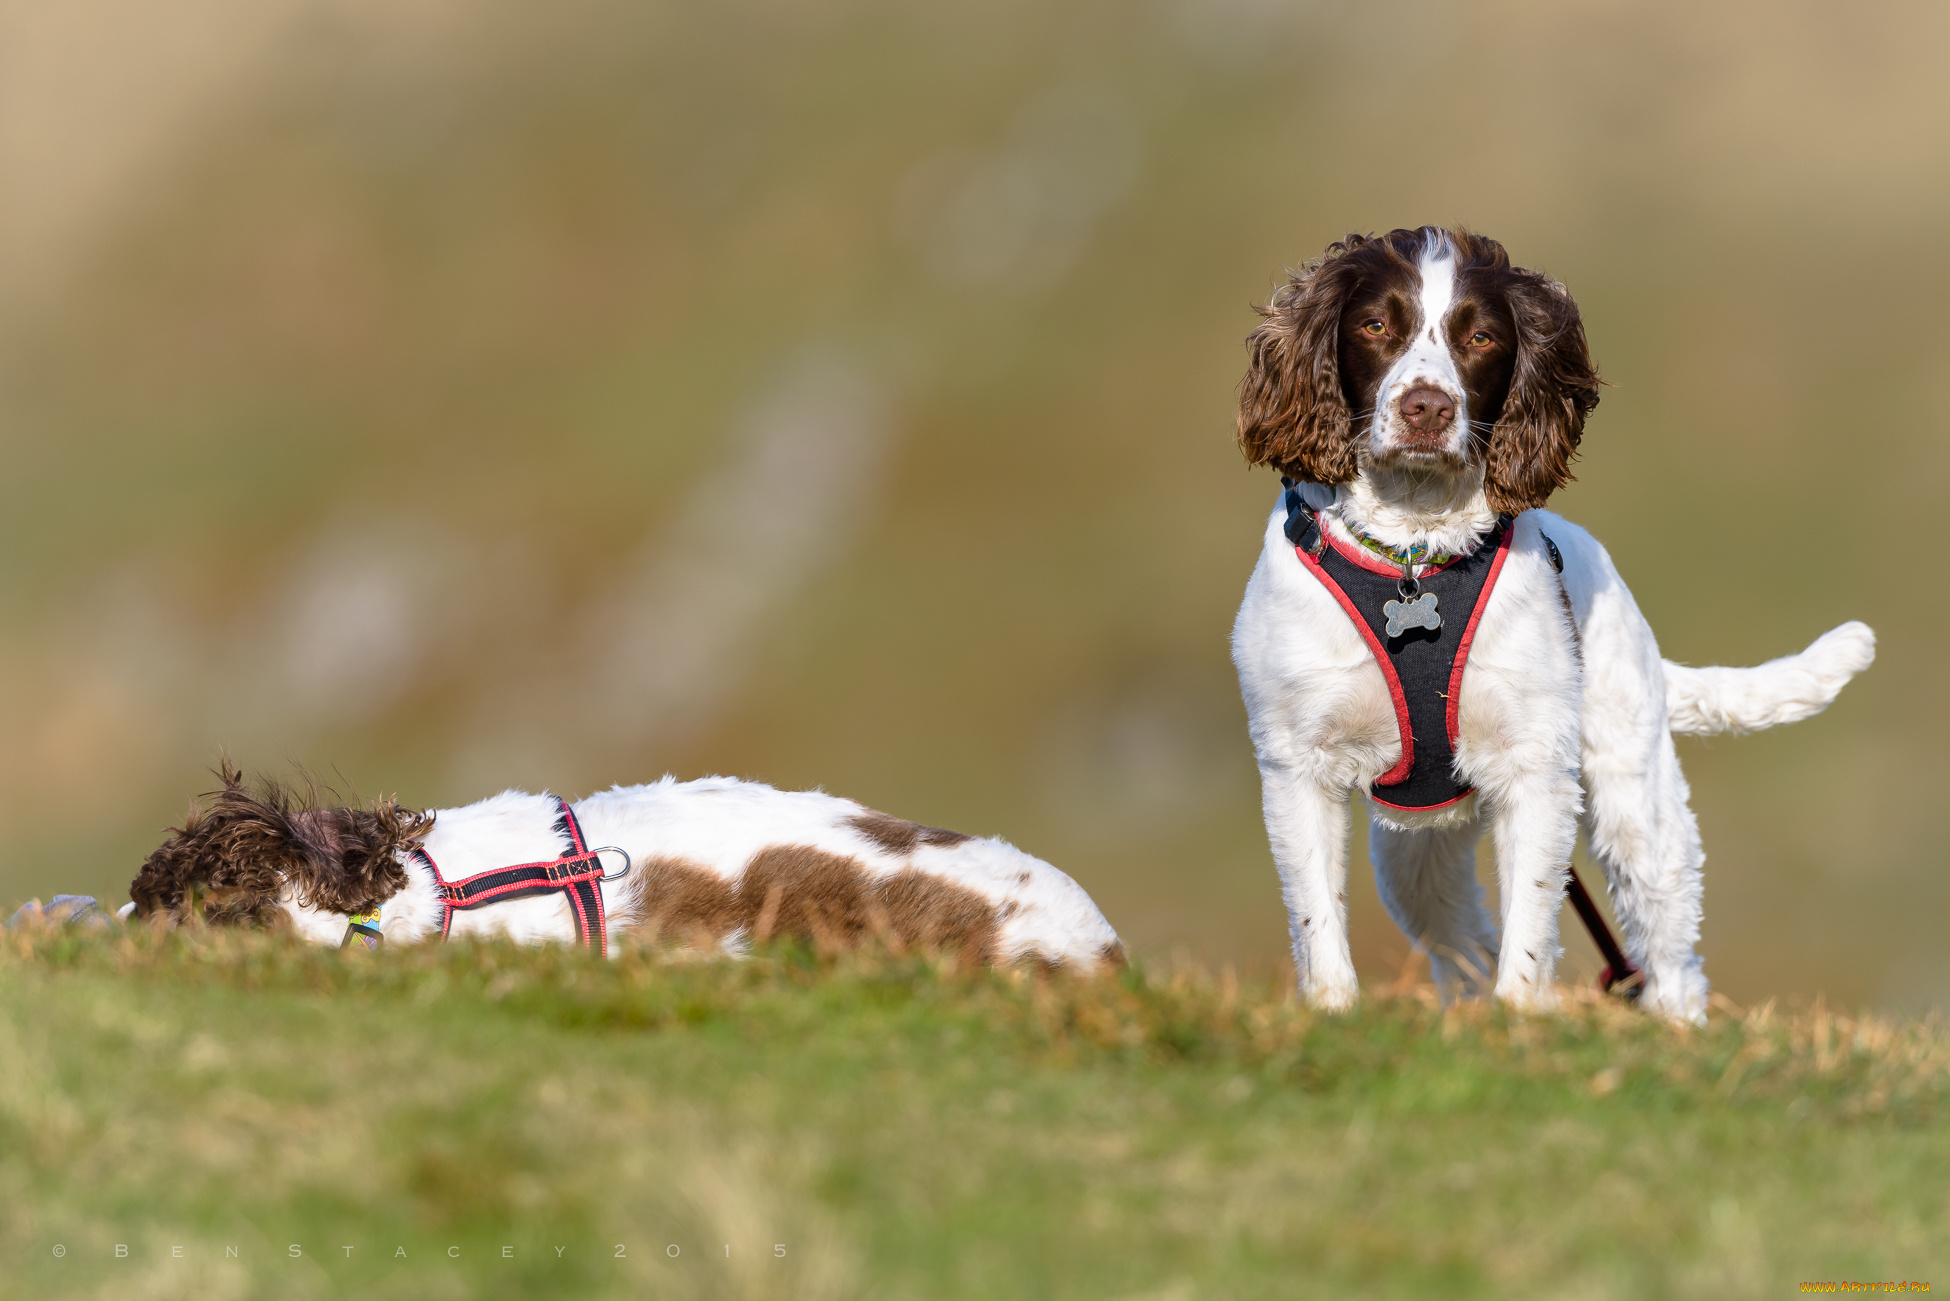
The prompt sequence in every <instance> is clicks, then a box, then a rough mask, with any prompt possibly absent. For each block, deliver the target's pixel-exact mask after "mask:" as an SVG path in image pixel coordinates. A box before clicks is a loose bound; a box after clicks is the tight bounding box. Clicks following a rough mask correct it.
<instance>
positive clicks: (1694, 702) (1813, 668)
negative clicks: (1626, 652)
mask: <svg viewBox="0 0 1950 1301" xmlns="http://www.w3.org/2000/svg"><path fill="white" fill-rule="evenodd" d="M1875 657H1876V635H1875V633H1874V631H1873V630H1871V629H1870V627H1869V625H1868V624H1866V623H1855V622H1849V623H1845V624H1843V625H1842V626H1841V627H1839V628H1831V629H1829V630H1828V631H1827V632H1825V633H1823V634H1822V635H1821V636H1819V637H1817V638H1815V641H1814V644H1813V645H1812V646H1810V647H1808V649H1806V650H1804V651H1802V652H1801V653H1800V654H1799V655H1783V656H1782V657H1781V658H1780V659H1777V660H1769V661H1767V663H1765V664H1757V665H1755V666H1754V667H1753V668H1750V669H1729V668H1704V669H1693V668H1687V667H1686V666H1685V665H1684V664H1674V663H1673V662H1672V661H1671V660H1666V661H1665V669H1666V713H1667V714H1668V716H1669V719H1670V726H1671V728H1672V730H1673V731H1675V732H1679V733H1682V734H1684V735H1687V736H1708V735H1711V734H1712V733H1714V732H1757V731H1759V730H1760V729H1761V728H1763V727H1773V726H1775V725H1776V724H1778V723H1798V722H1800V721H1801V720H1802V719H1804V718H1810V717H1813V716H1814V715H1816V714H1819V713H1820V712H1821V711H1822V710H1824V709H1826V708H1827V707H1828V702H1829V701H1831V700H1833V699H1834V698H1835V697H1836V695H1837V694H1838V693H1839V692H1840V691H1841V689H1842V688H1843V687H1845V686H1847V685H1848V680H1849V679H1850V678H1852V677H1854V676H1855V675H1856V674H1858V673H1860V672H1861V671H1862V670H1863V669H1866V668H1868V667H1869V665H1870V663H1872V662H1873V661H1874V660H1875Z"/></svg>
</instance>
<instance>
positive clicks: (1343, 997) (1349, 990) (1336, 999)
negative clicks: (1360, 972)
mask: <svg viewBox="0 0 1950 1301" xmlns="http://www.w3.org/2000/svg"><path fill="white" fill-rule="evenodd" d="M1302 992H1303V993H1305V995H1306V997H1307V1002H1308V1003H1309V1004H1311V1005H1312V1006H1314V1007H1317V1008H1319V1009H1320V1010H1321V1011H1323V1012H1350V1011H1352V1010H1353V1009H1354V1005H1355V1004H1356V1003H1358V1002H1360V1001H1361V987H1360V986H1359V985H1357V984H1354V983H1353V982H1351V981H1350V982H1348V983H1346V984H1331V985H1330V984H1318V985H1309V986H1308V987H1307V988H1306V989H1305V990H1304V991H1302Z"/></svg>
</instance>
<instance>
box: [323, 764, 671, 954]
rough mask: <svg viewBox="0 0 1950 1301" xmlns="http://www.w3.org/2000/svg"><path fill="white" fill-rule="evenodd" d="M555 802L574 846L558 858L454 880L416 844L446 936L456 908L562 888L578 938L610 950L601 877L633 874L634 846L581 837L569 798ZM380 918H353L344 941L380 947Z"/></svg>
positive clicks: (559, 825)
mask: <svg viewBox="0 0 1950 1301" xmlns="http://www.w3.org/2000/svg"><path fill="white" fill-rule="evenodd" d="M555 807H556V809H557V810H558V812H557V815H556V819H555V830H556V831H557V832H558V833H560V834H563V835H566V836H567V837H568V838H569V848H568V849H566V850H564V851H563V852H562V855H561V857H559V858H549V859H543V860H540V861H538V862H534V863H516V864H514V865H513V866H511V867H497V868H493V869H491V870H489V871H486V872H477V873H475V874H474V875H473V876H468V877H462V878H461V879H460V880H458V881H449V880H447V879H446V878H445V877H443V876H442V875H440V868H439V867H438V866H437V865H436V864H435V863H434V861H433V856H432V855H431V854H429V853H427V851H426V847H425V846H423V845H415V846H414V847H413V856H414V857H415V858H417V859H419V860H420V861H421V862H422V863H424V864H425V865H426V868H427V870H428V871H429V872H432V873H433V880H434V885H435V887H436V888H437V889H438V891H439V894H440V904H441V911H440V938H441V939H443V940H444V939H446V938H447V936H448V934H449V933H451V932H452V930H453V925H454V914H455V913H457V912H464V911H466V910H467V909H469V908H483V907H486V906H487V905H488V904H491V903H500V902H502V901H503V900H506V899H524V898H527V897H529V896H530V895H537V894H549V893H552V892H555V891H558V890H559V891H561V892H562V893H563V894H565V895H567V896H568V899H569V911H570V912H571V913H572V914H573V915H574V917H575V922H576V939H577V941H578V942H579V943H581V944H583V945H584V946H586V947H587V948H588V949H589V950H590V951H591V952H593V953H595V954H597V955H599V956H600V955H602V954H605V953H607V952H608V945H609V934H608V931H609V928H608V917H607V913H606V912H605V911H604V908H603V891H602V883H603V882H605V881H620V880H622V879H623V878H624V877H626V876H628V875H629V874H630V869H631V867H632V866H633V865H634V864H633V863H632V862H631V859H630V855H629V852H628V851H627V850H624V849H622V848H620V847H618V846H616V845H598V846H597V847H596V848H594V849H591V848H589V846H588V844H587V843H586V842H585V841H584V840H583V837H582V824H581V823H580V822H578V821H577V820H576V815H575V812H574V811H573V810H571V809H570V808H569V803H568V801H567V800H564V799H562V798H561V797H560V796H557V797H556V800H555ZM604 854H621V855H622V856H623V868H622V870H621V871H619V872H611V871H609V870H608V869H607V868H606V867H604V866H603V855H604ZM378 922H379V916H378V913H377V912H376V911H375V912H373V913H370V914H362V915H359V916H355V917H353V918H351V919H350V924H349V925H348V926H347V928H346V933H345V944H353V943H361V944H364V945H365V947H367V948H377V947H379V926H378ZM340 947H344V945H341V946H340Z"/></svg>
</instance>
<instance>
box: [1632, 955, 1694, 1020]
mask: <svg viewBox="0 0 1950 1301" xmlns="http://www.w3.org/2000/svg"><path fill="white" fill-rule="evenodd" d="M1706 991H1707V983H1706V973H1705V972H1704V971H1701V970H1700V964H1699V959H1697V958H1695V959H1694V960H1693V962H1692V963H1691V964H1690V965H1689V966H1686V967H1683V968H1681V969H1680V970H1679V971H1677V972H1675V973H1673V974H1671V975H1665V976H1664V977H1663V978H1661V973H1657V972H1654V973H1652V974H1650V975H1649V976H1648V977H1647V978H1646V982H1645V992H1644V993H1643V994H1641V995H1639V1006H1640V1007H1642V1008H1644V1009H1645V1010H1646V1011H1648V1012H1650V1013H1652V1014H1653V1015H1654V1016H1662V1017H1664V1018H1665V1019H1666V1020H1668V1021H1672V1022H1675V1023H1680V1024H1685V1025H1705V1024H1706Z"/></svg>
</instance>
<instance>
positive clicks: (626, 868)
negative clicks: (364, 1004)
mask: <svg viewBox="0 0 1950 1301" xmlns="http://www.w3.org/2000/svg"><path fill="white" fill-rule="evenodd" d="M219 775H220V779H221V781H222V787H221V789H219V790H217V791H215V792H213V794H212V796H211V797H210V799H209V802H208V803H207V804H199V805H197V806H194V807H192V809H191V812H190V815H189V817H188V818H186V819H185V820H184V822H183V825H182V826H181V827H179V828H176V829H175V830H174V831H172V833H171V834H170V836H169V838H168V839H167V840H165V841H164V842H163V843H162V845H160V846H159V847H158V848H157V849H156V851H155V852H154V853H153V854H151V855H150V856H149V860H148V862H146V863H145V864H144V865H143V867H142V870H141V872H140V873H139V874H138V875H137V877H136V878H135V881H134V882H133V884H131V886H130V887H129V897H130V899H131V900H132V904H131V905H130V907H129V908H127V909H125V910H124V913H125V915H126V914H127V913H129V912H133V913H134V914H135V915H136V916H138V917H143V918H153V917H167V918H175V919H181V918H183V917H184V916H186V915H187V914H189V913H190V912H192V911H193V912H195V913H196V914H197V915H198V916H200V917H202V918H203V919H204V920H206V921H211V922H229V923H243V924H256V925H275V926H280V927H283V926H289V927H292V928H295V930H296V932H297V933H298V934H299V935H301V936H303V937H304V938H306V939H309V940H313V941H316V942H317V943H320V944H341V943H343V942H345V941H346V940H347V939H348V938H351V936H349V933H348V931H349V927H351V924H352V923H353V922H355V921H356V922H358V923H359V926H360V927H361V928H363V933H364V934H367V935H369V936H370V937H371V938H372V939H373V940H374V941H375V942H376V941H377V940H378V939H380V938H382V937H383V938H384V939H385V940H386V941H388V942H393V943H410V942H414V941H419V940H428V939H438V938H441V937H442V936H445V935H451V936H454V937H470V936H505V937H508V938H511V939H515V940H519V941H524V942H530V943H543V942H548V941H561V942H570V943H573V942H577V941H581V942H584V943H587V944H589V946H590V947H591V948H594V949H597V950H599V951H606V950H607V949H608V948H609V947H610V945H611V943H612V942H613V941H615V940H619V939H623V938H625V937H631V936H634V937H639V938H645V939H661V940H662V941H664V942H666V943H668V942H678V943H689V944H696V945H702V946H704V947H706V948H708V949H716V950H720V951H723V952H726V953H730V954H738V953H742V952H744V951H745V950H746V949H747V948H748V946H749V945H750V944H751V943H752V942H754V941H763V940H764V939H766V938H768V937H780V938H783V937H787V936H796V937H800V938H803V939H806V940H808V941H810V942H813V943H815V944H821V945H827V946H846V945H852V944H857V943H859V942H861V941H863V940H867V939H878V940H880V941H882V942H885V943H888V944H890V945H893V946H895V947H897V948H907V949H916V950H922V951H930V952H938V953H946V954H949V955H952V956H954V957H956V958H958V959H960V960H963V961H966V962H972V963H1008V962H1014V961H1018V960H1027V961H1031V962H1040V963H1045V964H1050V965H1061V966H1068V967H1076V968H1082V969H1089V968H1093V967H1097V966H1100V965H1103V964H1112V965H1117V964H1121V963H1122V961H1123V949H1122V947H1121V946H1120V945H1119V943H1118V940H1117V934H1116V932H1115V931H1113V930H1112V929H1111V927H1110V923H1109V922H1107V921H1105V920H1104V916H1103V914H1102V913H1101V912H1099V911H1098V910H1097V906H1096V904H1095V903H1093V902H1092V901H1091V899H1090V896H1089V895H1088V894H1086V893H1085V892H1084V890H1083V888H1082V887H1081V886H1079V885H1078V884H1077V883H1076V882H1075V881H1072V880H1071V879H1070V878H1069V877H1068V876H1065V875H1064V874H1063V873H1062V872H1060V871H1058V870H1057V869H1056V868H1054V867H1051V866H1050V865H1049V864H1048V863H1045V862H1043V861H1041V860H1040V859H1037V858H1033V857H1031V856H1030V855H1028V854H1025V853H1024V852H1022V851H1021V850H1019V849H1017V848H1015V847H1014V846H1013V845H1009V844H1007V843H1005V842H1004V841H1001V840H995V839H981V838H977V837H974V836H968V835H964V834H962V833H961V832H957V831H946V830H943V829H941V828H939V827H928V826H922V825H921V824H919V823H914V822H908V821H906V820H904V819H901V818H895V817H890V816H888V815H887V814H884V813H877V812H875V811H873V810H872V809H868V808H866V807H864V806H862V805H859V804H856V803H854V802H853V801H851V800H846V799H840V798H838V797H837V796H832V795H826V794H823V793H821V792H818V791H780V790H774V789H773V788H772V787H770V786H765V785H761V784H760V783H757V782H748V781H739V780H736V779H733V778H728V777H706V778H703V779H700V780H697V781H689V782H679V781H677V780H676V779H675V778H670V777H666V778H664V779H663V780H662V781H657V782H651V783H649V784H647V785H642V786H617V787H614V788H612V789H610V790H607V791H603V792H602V793H600V794H597V795H591V796H589V797H587V798H586V799H582V800H579V801H575V802H573V803H570V802H567V801H562V800H558V799H556V798H555V797H553V796H549V795H533V794H529V793H527V792H524V791H504V792H502V793H501V794H499V795H496V796H493V797H491V798H489V799H485V800H481V801H480V802H478V803H475V804H470V805H467V806H466V807H464V808H456V809H439V810H431V811H421V810H418V809H408V808H402V807H400V806H399V805H397V804H395V803H393V802H391V801H387V800H382V801H379V802H377V803H375V804H372V805H368V806H366V807H346V806H342V805H331V804H320V803H319V802H318V801H316V800H315V799H313V798H307V797H304V796H300V795H298V794H295V793H294V792H292V791H291V790H290V789H288V788H285V787H282V786H279V785H277V784H276V783H260V784H259V785H257V786H256V787H254V788H253V787H252V786H249V785H247V784H246V783H245V782H244V780H243V778H242V776H241V774H239V773H238V772H237V770H235V769H234V768H232V767H231V766H230V765H229V764H227V763H226V764H225V765H224V766H223V767H222V769H221V770H220V773H219ZM571 828H573V830H570V829H571ZM585 847H587V854H586V856H585V857H586V861H587V862H588V863H589V864H590V865H591V866H592V867H593V871H591V872H581V873H580V874H579V875H580V876H581V877H583V878H584V879H583V881H582V884H583V885H585V886H586V887H587V888H588V889H591V890H593V891H595V892H596V893H595V897H587V896H585V897H586V899H587V903H588V907H587V908H584V907H583V905H582V904H581V903H578V902H577V900H576V898H575V897H574V895H573V893H572V892H570V891H566V890H561V889H553V888H548V887H547V886H546V885H542V884H533V883H531V884H530V885H526V886H524V885H522V884H520V883H519V882H516V883H515V884H514V887H513V888H505V889H501V888H496V889H487V890H483V891H476V892H472V893H471V894H469V895H468V898H467V900H466V902H464V903H463V904H461V905H460V906H454V904H453V901H454V900H455V899H456V897H457V894H456V892H455V891H454V890H452V889H451V888H449V887H451V886H452V885H453V883H456V882H463V881H467V880H470V879H473V880H477V881H478V880H487V881H489V882H490V884H492V881H493V879H494V876H495V874H496V873H498V872H502V871H504V870H506V869H510V868H512V867H514V866H515V865H527V866H529V867H530V868H534V867H537V866H541V867H544V868H546V869H549V870H551V871H552V870H554V869H556V868H557V867H558V865H561V866H562V867H563V870H561V871H559V872H555V875H556V876H557V877H558V879H564V880H566V879H570V878H573V877H575V876H577V875H578V873H577V872H576V871H574V870H572V869H576V868H578V867H579V866H580V865H579V864H578V862H577V860H576V855H577V853H578V852H579V851H583V850H584V849H585ZM531 875H534V876H535V880H536V881H537V882H539V881H540V880H541V875H540V874H533V873H531Z"/></svg>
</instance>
